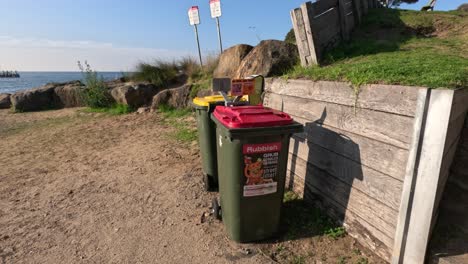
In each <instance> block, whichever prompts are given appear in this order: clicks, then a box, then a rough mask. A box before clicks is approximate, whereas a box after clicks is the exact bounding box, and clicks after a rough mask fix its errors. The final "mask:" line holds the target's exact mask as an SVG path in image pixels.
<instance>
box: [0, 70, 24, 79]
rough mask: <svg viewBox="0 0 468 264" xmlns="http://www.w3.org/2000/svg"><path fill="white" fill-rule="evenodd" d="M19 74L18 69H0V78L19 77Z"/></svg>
mask: <svg viewBox="0 0 468 264" xmlns="http://www.w3.org/2000/svg"><path fill="white" fill-rule="evenodd" d="M19 77H20V74H19V73H18V71H1V72H0V78H19Z"/></svg>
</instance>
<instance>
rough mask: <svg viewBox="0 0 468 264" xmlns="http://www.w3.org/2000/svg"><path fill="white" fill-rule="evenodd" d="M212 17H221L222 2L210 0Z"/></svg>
mask: <svg viewBox="0 0 468 264" xmlns="http://www.w3.org/2000/svg"><path fill="white" fill-rule="evenodd" d="M210 9H211V17H212V18H217V17H220V16H221V0H210Z"/></svg>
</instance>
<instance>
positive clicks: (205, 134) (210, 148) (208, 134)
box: [193, 95, 248, 191]
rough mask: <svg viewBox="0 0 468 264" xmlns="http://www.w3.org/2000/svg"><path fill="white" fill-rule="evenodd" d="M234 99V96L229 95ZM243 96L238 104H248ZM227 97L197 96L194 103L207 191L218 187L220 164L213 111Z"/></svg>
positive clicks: (222, 103) (223, 102)
mask: <svg viewBox="0 0 468 264" xmlns="http://www.w3.org/2000/svg"><path fill="white" fill-rule="evenodd" d="M228 99H231V100H233V99H234V97H228ZM247 103H248V102H247V101H246V98H242V99H241V100H240V101H239V102H236V104H239V105H242V104H247ZM224 104H225V98H224V97H223V96H221V95H213V96H205V97H196V98H194V99H193V105H194V107H195V111H196V114H197V128H198V143H199V145H200V154H201V158H202V167H203V183H204V188H205V190H206V191H214V190H216V189H218V166H217V160H216V142H215V140H216V126H215V124H214V122H213V121H212V120H211V113H213V111H214V109H215V107H216V106H218V105H224Z"/></svg>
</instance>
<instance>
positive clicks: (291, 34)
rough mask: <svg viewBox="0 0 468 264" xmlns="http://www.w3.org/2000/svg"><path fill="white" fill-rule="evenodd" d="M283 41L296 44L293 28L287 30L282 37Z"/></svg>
mask: <svg viewBox="0 0 468 264" xmlns="http://www.w3.org/2000/svg"><path fill="white" fill-rule="evenodd" d="M284 41H286V42H287V43H291V44H294V45H296V35H294V29H291V30H289V32H288V34H286V37H285V38H284Z"/></svg>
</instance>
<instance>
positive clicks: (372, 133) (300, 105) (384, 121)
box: [265, 93, 413, 149]
mask: <svg viewBox="0 0 468 264" xmlns="http://www.w3.org/2000/svg"><path fill="white" fill-rule="evenodd" d="M265 102H266V105H267V106H270V107H272V108H277V109H278V107H280V108H279V109H280V110H283V111H285V112H286V113H290V114H292V115H295V116H298V117H302V118H304V119H306V120H310V121H311V122H315V121H317V122H319V123H320V124H324V125H328V126H332V127H336V128H339V129H341V130H346V131H349V132H352V133H354V134H358V135H362V136H365V137H368V138H373V139H375V140H378V141H381V142H385V143H387V144H390V145H393V146H397V147H400V148H403V149H408V148H409V144H410V142H411V132H412V126H413V118H410V117H406V116H400V115H390V114H388V113H383V112H377V111H370V110H367V109H353V107H350V106H343V105H337V104H330V103H324V102H319V101H312V100H309V99H305V98H299V97H292V96H286V95H282V96H281V95H277V94H272V93H267V94H266V96H265Z"/></svg>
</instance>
